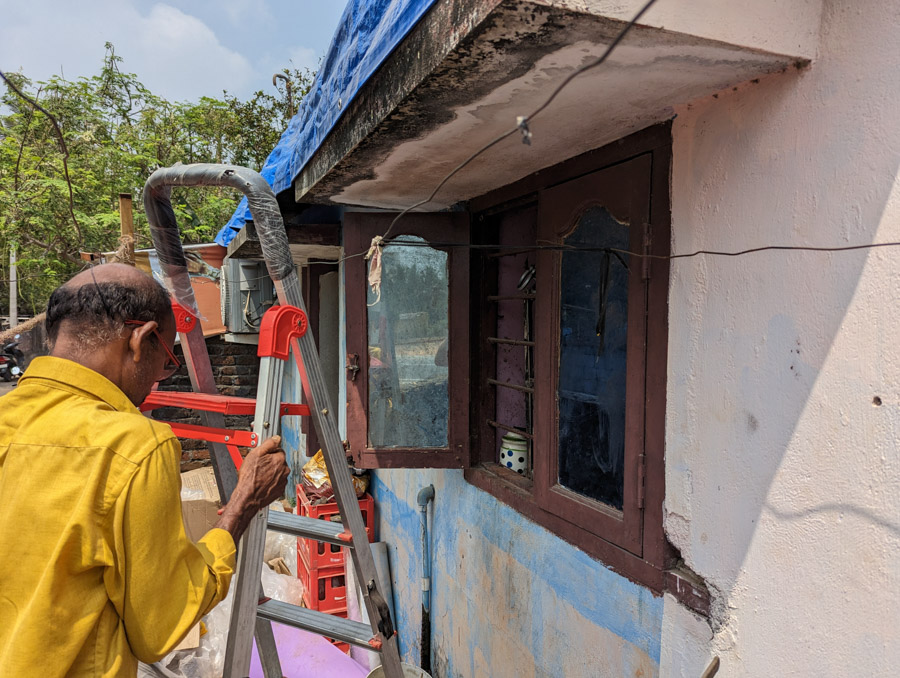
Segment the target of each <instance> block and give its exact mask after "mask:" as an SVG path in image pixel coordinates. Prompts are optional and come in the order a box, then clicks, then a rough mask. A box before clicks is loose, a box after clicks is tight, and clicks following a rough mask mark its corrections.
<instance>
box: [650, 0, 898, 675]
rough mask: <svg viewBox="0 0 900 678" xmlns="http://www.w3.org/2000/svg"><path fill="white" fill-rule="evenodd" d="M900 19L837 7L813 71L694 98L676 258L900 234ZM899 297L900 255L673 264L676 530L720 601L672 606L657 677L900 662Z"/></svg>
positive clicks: (676, 194)
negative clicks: (695, 610)
mask: <svg viewBox="0 0 900 678" xmlns="http://www.w3.org/2000/svg"><path fill="white" fill-rule="evenodd" d="M660 4H661V5H662V3H660ZM767 4H772V3H767ZM779 4H780V5H781V6H782V7H783V8H785V9H786V11H787V6H788V5H791V4H792V3H779ZM898 32H900V3H897V2H892V1H890V0H870V1H868V2H858V1H853V0H834V1H829V2H826V3H825V10H824V13H823V16H822V22H821V26H820V34H819V36H818V48H817V55H816V57H815V60H814V63H813V65H812V66H811V67H810V68H809V69H807V70H804V71H802V72H796V71H795V72H791V73H786V74H779V75H773V76H769V77H766V78H764V79H763V80H762V81H761V82H759V83H758V84H753V83H748V84H746V85H743V86H741V87H739V88H738V89H737V91H727V92H723V93H721V94H719V96H718V97H717V98H713V97H710V98H707V99H704V100H702V101H699V102H694V103H693V104H691V105H685V106H682V107H680V108H679V109H678V110H677V113H678V117H677V119H676V120H675V123H674V130H673V134H674V164H673V173H672V199H673V214H672V217H673V247H672V249H673V252H676V253H683V252H689V251H692V250H696V249H701V248H704V249H721V250H739V249H743V248H750V247H756V246H759V245H766V244H773V243H774V244H790V245H823V246H830V245H850V244H857V243H871V242H880V241H889V240H900V192H898V182H897V174H898V168H900V43H898V41H897V39H896V36H897V34H898ZM898 309H900V248H893V249H879V250H868V251H859V252H850V253H841V254H821V253H798V252H766V253H759V254H753V255H749V256H745V257H741V258H735V259H731V258H712V257H698V258H694V259H686V260H676V261H674V262H673V267H672V278H671V289H670V309H669V322H670V337H669V375H668V413H667V422H666V427H667V449H666V455H667V456H666V483H667V498H666V527H667V530H668V533H669V535H670V538H671V540H672V541H673V543H675V544H676V545H677V546H678V547H679V548H680V549H681V551H682V554H683V556H684V558H685V560H686V561H687V563H688V564H689V565H690V566H691V567H692V568H693V569H694V570H696V571H697V572H698V573H699V574H700V575H701V576H703V577H704V578H705V579H706V581H707V582H708V583H709V584H710V585H711V587H712V589H713V590H714V592H715V608H714V614H713V623H712V628H710V626H708V625H706V624H705V623H704V622H702V621H699V620H697V619H696V618H695V617H694V616H693V615H691V614H690V613H688V612H687V611H685V610H684V608H682V607H680V606H679V605H678V604H677V603H675V602H674V601H672V600H670V599H667V600H666V605H665V611H664V622H663V642H662V657H661V662H660V674H661V675H662V676H690V677H691V678H696V677H697V676H699V675H700V673H701V672H702V670H703V668H704V667H705V666H706V663H707V662H708V660H709V657H710V656H711V654H718V655H719V656H720V657H721V659H722V662H723V666H722V669H721V671H720V673H719V675H720V676H728V677H729V678H732V677H735V676H748V677H750V676H752V677H754V678H756V677H760V676H817V677H818V676H867V677H870V676H895V675H898V673H900V640H898V638H900V631H898V629H900V453H898V438H900V389H898V385H900V313H898ZM876 396H877V397H879V398H880V399H881V401H882V403H883V404H882V405H880V406H878V405H875V404H873V399H874V398H875V397H876Z"/></svg>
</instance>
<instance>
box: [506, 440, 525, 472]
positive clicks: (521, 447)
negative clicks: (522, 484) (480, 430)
mask: <svg viewBox="0 0 900 678" xmlns="http://www.w3.org/2000/svg"><path fill="white" fill-rule="evenodd" d="M500 465H501V466H505V467H506V468H508V469H510V470H512V471H515V472H516V473H518V474H519V475H525V472H526V471H527V470H528V441H527V440H526V439H525V438H523V437H522V436H520V435H519V434H518V433H507V434H506V435H504V436H503V438H502V439H501V441H500Z"/></svg>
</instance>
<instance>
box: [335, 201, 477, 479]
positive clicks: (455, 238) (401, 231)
mask: <svg viewBox="0 0 900 678" xmlns="http://www.w3.org/2000/svg"><path fill="white" fill-rule="evenodd" d="M395 216H396V214H394V213H385V212H348V213H346V214H345V215H344V249H345V253H346V254H345V256H352V255H354V254H356V253H361V252H366V251H367V250H368V249H369V245H370V244H371V241H372V238H373V237H374V236H376V235H382V234H384V233H385V232H387V230H388V227H389V226H390V224H391V222H392V221H393V220H394V217H395ZM468 233H469V216H468V214H466V213H464V212H443V213H437V214H433V213H427V214H421V213H412V214H407V215H405V216H404V217H403V219H402V220H401V221H398V222H397V224H396V225H395V226H394V228H393V229H392V232H391V235H392V236H394V237H396V236H400V235H412V236H417V237H420V238H423V239H424V240H427V241H429V242H438V243H439V242H451V243H452V242H461V241H465V239H466V238H468ZM434 249H436V250H440V251H442V252H446V253H447V256H448V269H449V270H448V274H449V298H448V314H449V318H448V336H449V342H448V365H449V375H448V395H449V413H448V429H447V442H448V445H447V447H445V448H439V449H433V448H378V449H376V448H371V447H369V445H368V379H369V376H368V366H369V365H368V360H367V353H366V350H365V348H366V323H367V319H368V317H367V313H366V289H367V282H366V275H367V262H366V261H365V260H364V258H363V257H362V256H356V257H353V258H348V259H347V260H346V268H345V279H346V301H347V353H348V355H347V360H348V364H351V363H353V364H354V365H355V366H356V367H358V368H359V370H358V371H355V370H347V374H346V383H347V439H348V441H349V443H350V451H349V454H350V457H351V458H352V459H353V463H354V464H355V465H356V466H358V467H360V468H466V467H467V466H468V465H469V403H468V398H469V393H468V374H469V356H468V352H467V350H466V348H467V347H468V343H469V309H468V298H469V256H468V252H467V250H466V249H465V248H459V247H441V246H440V245H435V246H434Z"/></svg>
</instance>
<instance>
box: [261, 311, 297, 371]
mask: <svg viewBox="0 0 900 678" xmlns="http://www.w3.org/2000/svg"><path fill="white" fill-rule="evenodd" d="M308 326H309V321H308V320H307V318H306V314H305V313H304V312H303V311H301V310H300V309H299V308H297V307H296V306H273V307H272V308H270V309H269V310H268V311H266V313H265V315H263V318H262V323H261V324H260V326H259V350H257V352H256V354H257V355H258V356H259V357H260V358H270V357H275V358H280V359H281V360H287V359H288V356H289V355H290V353H291V342H292V341H293V340H294V339H299V338H300V337H302V336H303V335H304V334H306V329H307V327H308Z"/></svg>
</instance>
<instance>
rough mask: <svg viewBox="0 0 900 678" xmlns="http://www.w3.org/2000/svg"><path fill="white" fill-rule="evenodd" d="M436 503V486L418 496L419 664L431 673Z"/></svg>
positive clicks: (424, 490)
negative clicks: (432, 516) (432, 511)
mask: <svg viewBox="0 0 900 678" xmlns="http://www.w3.org/2000/svg"><path fill="white" fill-rule="evenodd" d="M432 501H434V485H429V486H428V487H423V488H422V489H421V490H419V494H417V495H416V504H418V505H419V524H420V525H421V527H422V639H421V645H420V647H419V663H420V665H421V668H422V670H423V671H425V672H426V673H429V674H430V673H431V554H430V553H429V552H428V541H429V540H428V503H429V502H432Z"/></svg>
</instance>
